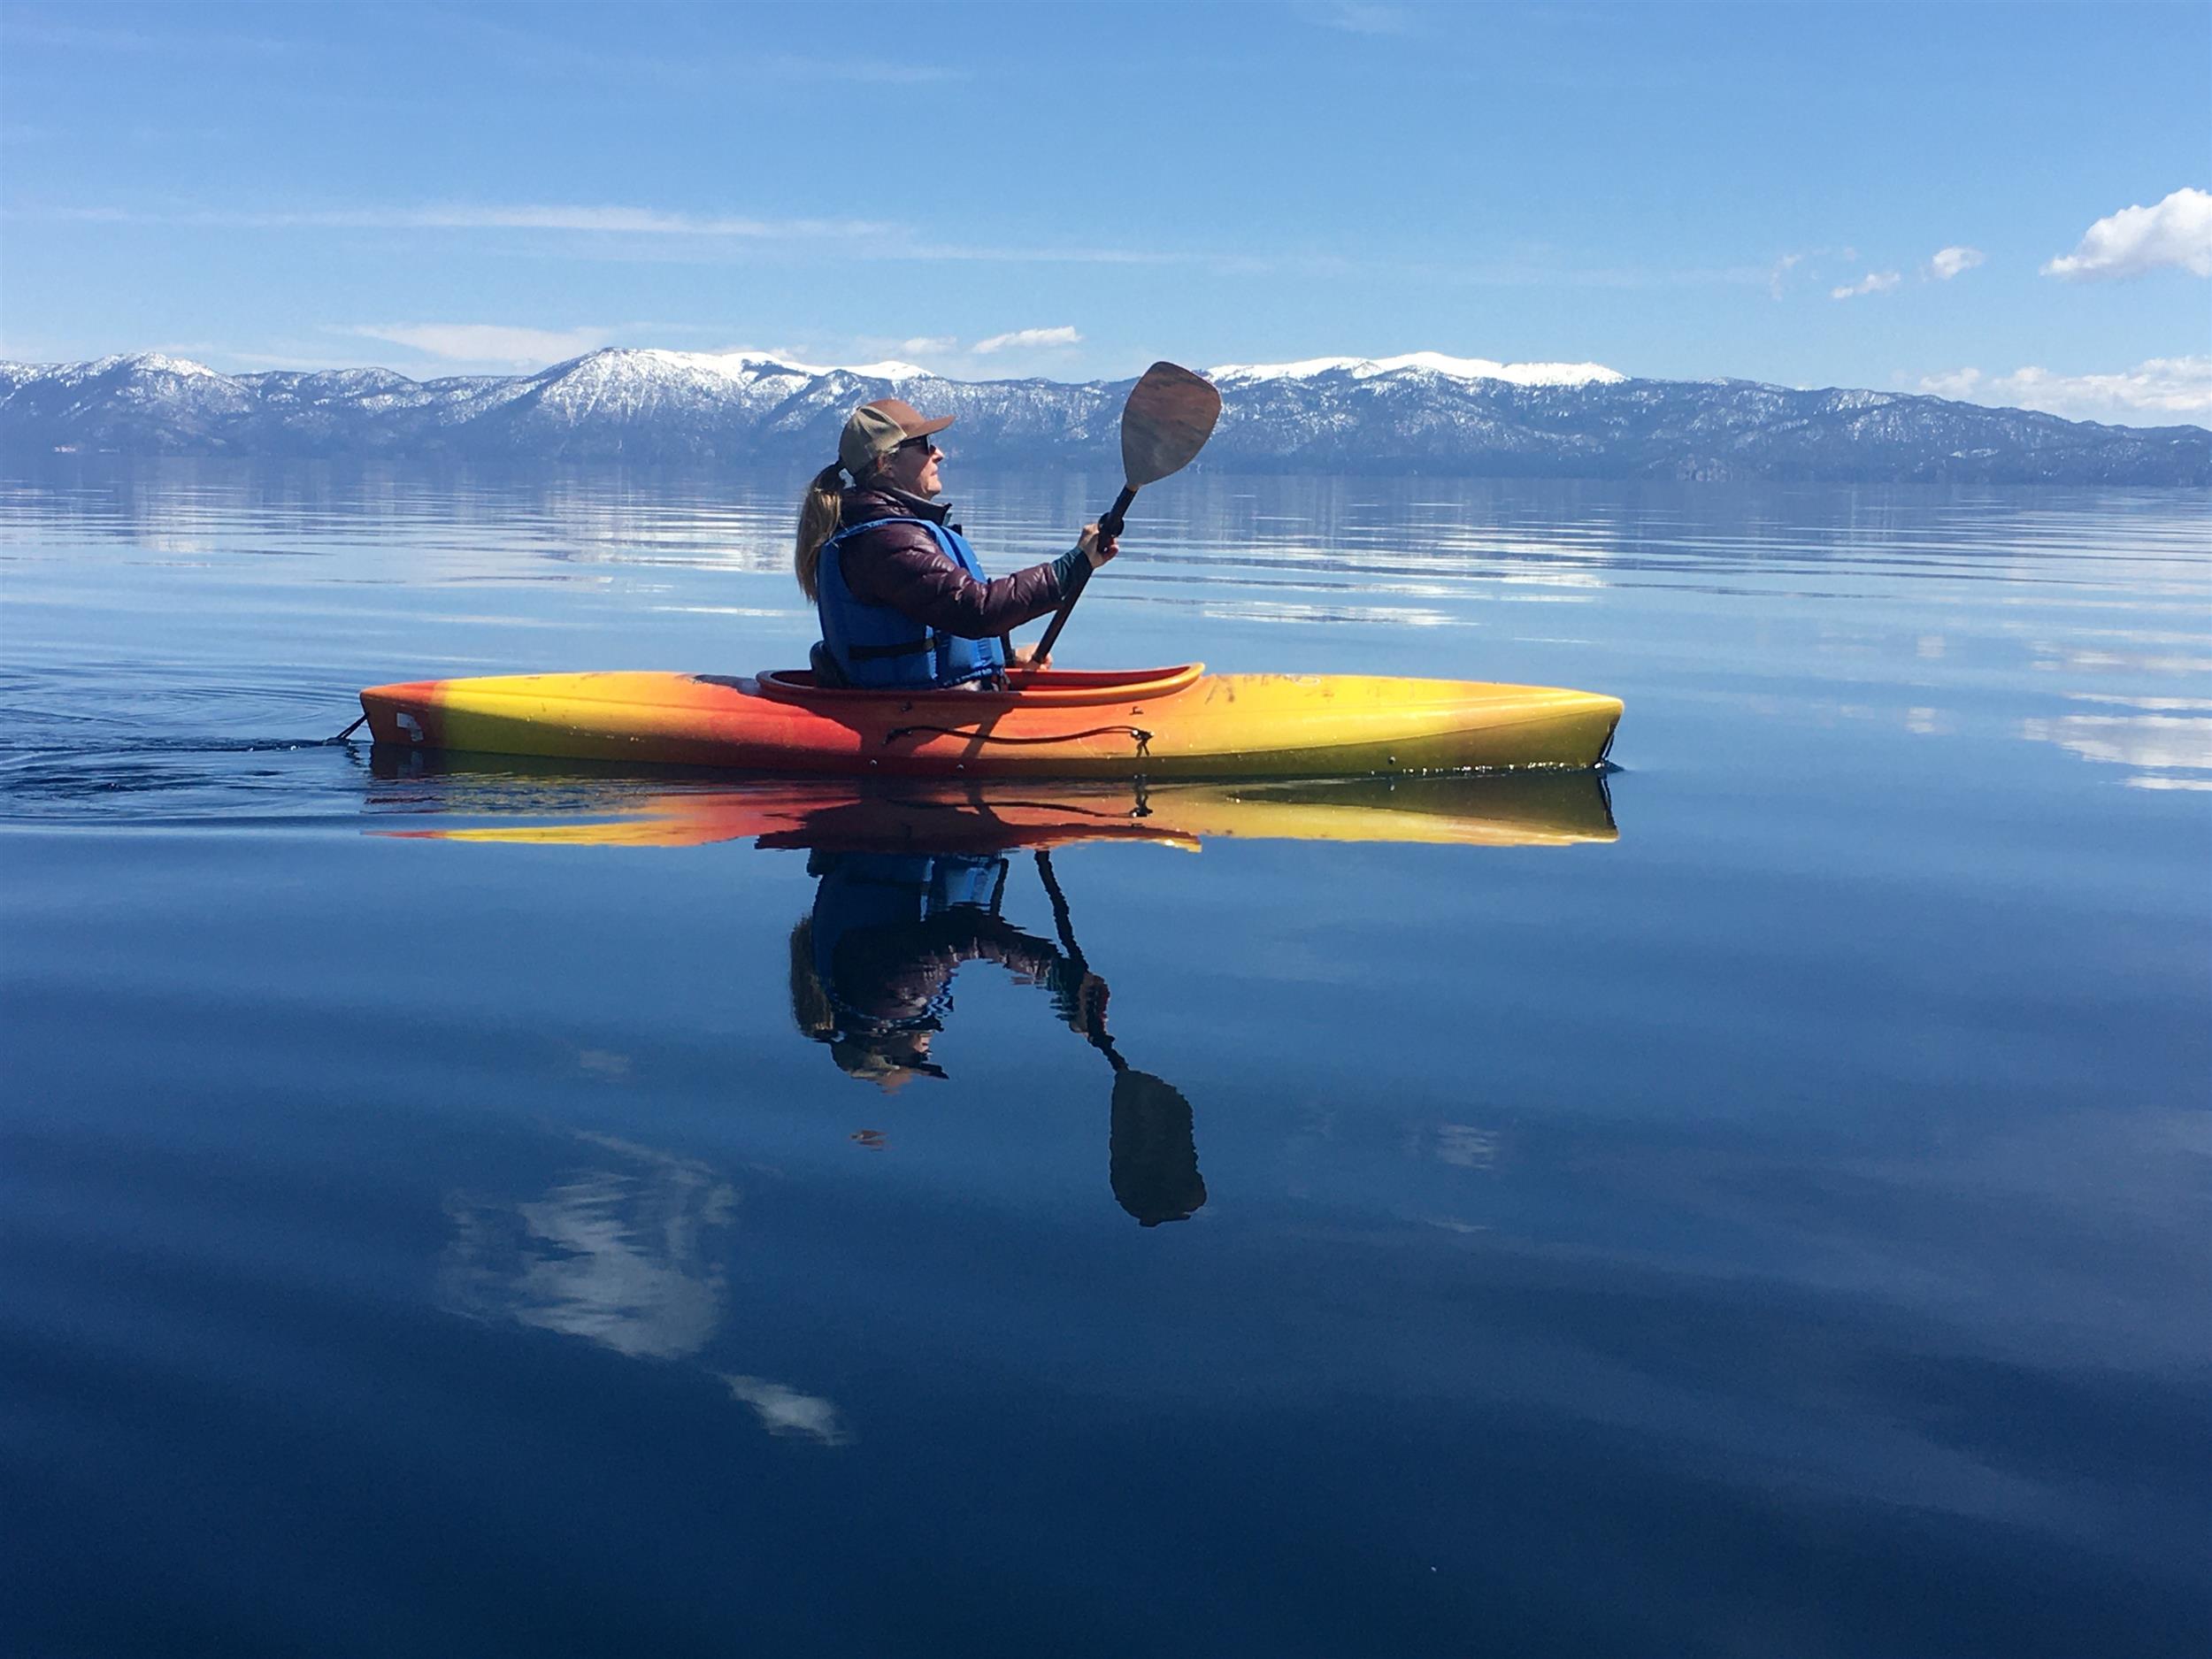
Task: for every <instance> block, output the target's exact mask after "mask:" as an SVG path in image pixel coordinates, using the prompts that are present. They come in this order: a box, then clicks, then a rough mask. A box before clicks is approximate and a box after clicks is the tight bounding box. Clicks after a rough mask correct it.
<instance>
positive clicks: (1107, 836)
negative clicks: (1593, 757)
mask: <svg viewBox="0 0 2212 1659" xmlns="http://www.w3.org/2000/svg"><path fill="white" fill-rule="evenodd" d="M372 764H373V771H374V772H375V775H376V777H377V779H378V780H379V781H378V783H377V784H376V785H375V786H373V789H372V794H371V797H370V804H371V806H372V808H373V809H381V811H380V813H379V816H380V817H386V818H403V817H411V816H413V815H415V814H418V813H431V812H435V813H439V814H448V813H449V814H455V815H466V816H468V817H469V818H474V819H477V820H479V821H477V822H473V823H470V824H467V825H457V826H451V827H447V826H422V827H414V826H408V827H401V826H399V825H397V824H393V825H392V826H390V827H384V826H379V828H378V829H377V831H376V832H375V833H380V834H388V835H398V836H420V837H424V838H429V839H437V840H444V841H499V842H528V843H538V844H556V845H565V846H606V847H694V846H701V845H704V844H706V843H708V842H711V841H753V842H754V843H755V844H756V845H757V846H759V847H763V848H808V849H826V850H831V851H872V852H930V853H964V852H1002V851H1005V850H1008V849H1012V848H1017V847H1056V846H1063V845H1066V844H1068V843H1071V842H1076V841H1160V842H1164V843H1166V844H1168V845H1171V846H1177V847H1182V848H1186V849H1191V850H1195V849H1197V848H1198V847H1199V846H1200V845H1201V844H1202V843H1203V842H1205V841H1210V840H1275V841H1347V842H1349V841H1370V842H1373V841H1390V842H1401V843H1413V844H1425V845H1436V846H1463V847H1563V846H1572V845H1576V844H1579V843H1585V842H1602V841H1614V840H1616V839H1617V837H1618V833H1619V832H1618V831H1617V829H1616V828H1615V826H1614V823H1613V810H1612V800H1611V796H1610V794H1609V791H1608V789H1607V787H1606V782H1605V777H1604V774H1603V773H1601V772H1594V771H1593V772H1555V771H1542V772H1503V773H1492V774H1480V775H1473V774H1470V775H1455V776H1440V777H1428V778H1394V779H1393V778H1354V779H1338V780H1317V781H1313V782H1288V783H1272V782H1271V783H1251V784H1198V783H1192V784H1164V785H1155V786H1151V787H1146V786H1143V785H1129V784H1084V783H1054V782H1050V781H1038V782H1020V783H1013V782H1009V783H1001V784H976V783H938V782H933V781H918V782H917V781H904V782H902V781H895V780H868V779H852V780H810V779H807V780H795V779H764V780H757V781H749V782H727V781H724V782H710V781H706V780H700V781H697V782H685V781H673V782H672V781H669V780H665V779H659V780H639V779H635V778H625V777H622V776H620V775H618V774H614V773H597V774H595V773H592V772H588V771H586V770H583V769H581V768H580V767H578V766H577V765H576V764H574V763H558V764H556V765H554V766H548V767H543V768H539V767H534V766H532V765H531V764H529V763H526V762H513V763H509V762H504V761H501V762H490V761H479V762H472V761H471V760H470V759H469V757H460V756H450V755H440V754H436V753H424V752H423V751H420V750H408V751H404V752H401V753H390V754H388V753H386V752H385V751H383V750H379V751H378V752H377V753H376V755H375V756H373V761H372ZM486 820H488V821H486Z"/></svg>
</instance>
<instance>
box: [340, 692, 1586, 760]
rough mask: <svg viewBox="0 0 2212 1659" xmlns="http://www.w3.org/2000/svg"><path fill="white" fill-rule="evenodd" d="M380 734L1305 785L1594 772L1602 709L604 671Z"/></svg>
mask: <svg viewBox="0 0 2212 1659" xmlns="http://www.w3.org/2000/svg"><path fill="white" fill-rule="evenodd" d="M361 707H362V711H363V712H364V713H365V715H366V716H367V717H368V722H369V730H370V733H371V734H372V735H373V737H374V738H375V740H376V741H378V742H380V743H394V744H399V745H403V746H407V747H419V748H426V749H457V750H465V751H474V752H478V753H483V754H495V755H529V756H541V757H552V758H560V759H573V760H603V761H615V762H620V763H644V764H658V765H679V766H707V767H718V768H727V769H731V770H739V771H749V772H812V773H835V774H841V775H863V776H864V775H870V774H877V775H885V776H964V777H972V778H993V777H1056V778H1102V779H1104V778H1132V777H1148V778H1161V779H1164V778H1216V779H1226V778H1313V777H1344V776H1354V775H1361V774H1370V773H1379V774H1393V773H1405V772H1452V771H1464V770H1471V769H1476V768H1490V767H1519V766H1569V767H1587V766H1594V765H1596V764H1599V763H1600V762H1601V760H1602V759H1603V758H1604V757H1605V751H1606V749H1608V748H1609V746H1610V744H1611V742H1612V737H1613V731H1614V727H1615V726H1616V725H1617V723H1618V721H1619V719H1620V716H1621V703H1620V701H1619V699H1618V698H1615V697H1608V696H1601V695H1597V694H1594V693H1591V692H1585V691H1569V690H1563V689H1560V688H1557V687H1545V686H1513V685H1493V684H1488V683H1486V682H1482V681H1476V680H1411V679H1398V678H1387V677H1381V676H1369V675H1349V674H1324V675H1310V674H1214V675H1209V674H1206V673H1205V672H1203V668H1202V664H1184V665H1182V666H1180V667H1175V668H1161V669H1147V670H1141V671H1133V672H1071V671H1063V670H1047V671H1044V672H1025V673H1018V674H1017V675H1015V676H1014V677H1013V678H1012V680H1011V681H1010V684H1009V685H1008V686H1007V687H1005V688H1004V689H1002V690H991V691H964V690H956V691H919V692H884V691H853V690H829V689H826V688H822V687H816V686H814V684H813V683H812V677H811V676H810V675H809V674H807V673H805V672H764V673H763V674H761V675H759V676H757V677H754V678H743V679H740V678H725V677H721V676H717V675H711V674H681V673H665V672H611V673H583V674H513V675H499V676H493V677H488V678H482V679H471V680H415V681H410V682H406V683H402V684H395V685H388V686H375V687H370V688H369V689H368V690H366V691H364V692H363V693H362V694H361Z"/></svg>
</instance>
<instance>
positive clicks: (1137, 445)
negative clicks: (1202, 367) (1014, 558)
mask: <svg viewBox="0 0 2212 1659" xmlns="http://www.w3.org/2000/svg"><path fill="white" fill-rule="evenodd" d="M1218 419H1221V394H1220V393H1219V392H1217V391H1216V390H1215V389H1214V388H1213V386H1212V384H1211V383H1210V382H1209V381H1207V380H1201V379H1200V378H1199V377H1198V376H1197V375H1195V374H1193V373H1191V372H1190V371H1189V370H1188V369H1183V368H1178V367H1177V366H1176V365H1174V364H1172V363H1156V364H1154V365H1152V366H1151V367H1150V368H1148V369H1147V370H1146V371H1145V372H1144V378H1143V379H1142V380H1139V381H1138V382H1137V383H1136V385H1135V386H1134V387H1133V388H1131V390H1130V393H1129V401H1128V402H1127V403H1125V404H1123V405H1122V411H1121V472H1122V478H1123V479H1124V480H1125V481H1124V483H1123V484H1122V487H1121V494H1120V495H1118V496H1117V497H1116V498H1115V500H1114V504H1113V505H1112V506H1111V507H1110V508H1109V509H1107V511H1106V512H1105V513H1104V514H1103V516H1102V517H1101V518H1100V519H1099V521H1098V534H1099V536H1100V538H1101V539H1102V540H1103V539H1104V538H1106V537H1108V536H1117V535H1119V534H1121V526H1122V521H1123V519H1124V518H1126V517H1127V516H1128V512H1129V505H1130V503H1132V502H1133V501H1135V500H1136V498H1137V492H1138V491H1139V490H1141V489H1142V488H1144V487H1145V486H1146V485H1147V484H1156V483H1158V482H1159V481H1160V480H1162V479H1164V478H1165V477H1167V476H1168V475H1169V474H1170V473H1171V472H1181V471H1182V470H1183V469H1184V468H1185V467H1187V466H1188V465H1190V464H1191V463H1192V462H1193V461H1194V460H1196V459H1197V458H1198V452H1199V451H1200V450H1201V449H1204V448H1205V447H1206V440H1207V439H1209V438H1210V437H1212V436H1213V435H1214V422H1216V421H1217V420H1218ZM1090 580H1091V569H1090V566H1089V565H1087V564H1086V565H1078V566H1077V567H1076V571H1075V586H1074V587H1072V588H1070V589H1069V590H1068V596H1067V597H1066V598H1065V599H1063V600H1062V601H1061V602H1060V610H1059V612H1058V614H1056V616H1055V617H1054V618H1052V626H1050V627H1048V628H1047V629H1046V630H1045V636H1044V638H1043V639H1041V640H1040V641H1037V649H1036V650H1035V651H1034V652H1033V653H1032V654H1031V658H1030V660H1031V661H1033V662H1041V661H1042V660H1043V659H1044V658H1045V657H1048V656H1050V655H1051V653H1052V647H1053V645H1054V643H1055V642H1056V641H1057V640H1058V639H1059V637H1060V630H1061V629H1062V628H1064V627H1065V626H1068V614H1069V612H1071V611H1073V610H1074V609H1075V602H1076V601H1077V600H1079V599H1080V598H1081V597H1082V596H1083V589H1084V588H1085V587H1086V586H1087V585H1088V583H1089V581H1090Z"/></svg>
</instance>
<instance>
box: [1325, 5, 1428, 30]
mask: <svg viewBox="0 0 2212 1659" xmlns="http://www.w3.org/2000/svg"><path fill="white" fill-rule="evenodd" d="M1298 15H1299V16H1301V17H1302V18H1303V19H1305V20H1306V21H1307V22H1309V23H1314V24H1318V25H1319V26H1320V27H1323V28H1325V29H1337V30H1340V31H1341V32H1342V33H1344V34H1346V35H1411V34H1413V33H1414V32H1415V30H1414V24H1413V14H1412V12H1409V11H1408V10H1407V9H1406V8H1405V7H1403V6H1394V5H1375V4H1364V3H1363V0H1336V3H1335V4H1311V3H1310V4H1305V5H1302V6H1300V7H1299V8H1298Z"/></svg>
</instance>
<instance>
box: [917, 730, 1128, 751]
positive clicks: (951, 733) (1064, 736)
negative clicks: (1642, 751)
mask: <svg viewBox="0 0 2212 1659" xmlns="http://www.w3.org/2000/svg"><path fill="white" fill-rule="evenodd" d="M925 732H926V733H930V734H932V735H933V736H937V737H972V738H973V739H974V740H975V741H977V742H979V743H1023V744H1027V743H1072V742H1073V741H1075V740H1076V739H1077V738H1079V737H1106V736H1109V735H1110V734H1111V733H1116V732H1119V733H1125V735H1127V736H1130V737H1133V738H1135V739H1136V740H1137V753H1138V754H1140V755H1142V756H1145V757H1150V756H1151V753H1152V733H1149V732H1148V731H1146V730H1145V729H1144V728H1143V727H1142V726H1093V727H1091V729H1090V730H1089V731H1087V732H1056V733H1052V734H1051V735H1050V736H1048V737H998V736H995V735H994V734H992V733H989V732H978V731H975V730H973V729H972V728H970V729H967V730H963V729H962V728H960V727H958V726H896V727H895V728H893V729H892V730H891V731H888V732H886V733H884V734H883V741H885V742H886V743H895V742H897V741H899V739H901V738H902V737H914V736H917V735H918V734H920V733H925Z"/></svg>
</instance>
